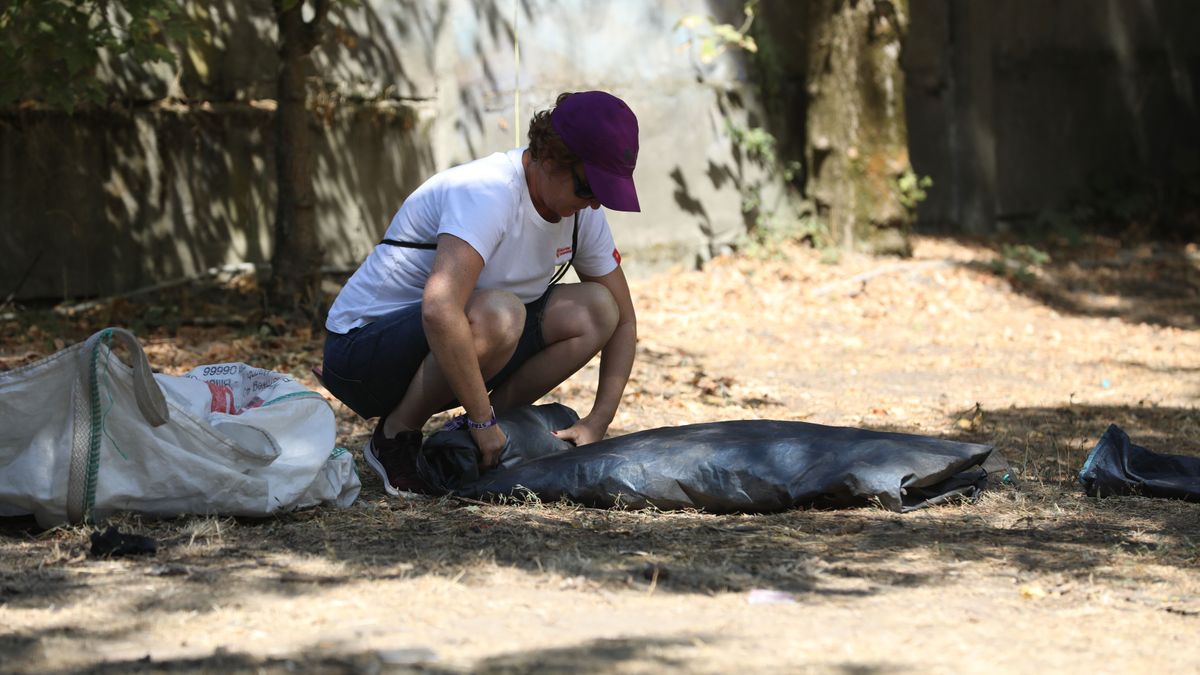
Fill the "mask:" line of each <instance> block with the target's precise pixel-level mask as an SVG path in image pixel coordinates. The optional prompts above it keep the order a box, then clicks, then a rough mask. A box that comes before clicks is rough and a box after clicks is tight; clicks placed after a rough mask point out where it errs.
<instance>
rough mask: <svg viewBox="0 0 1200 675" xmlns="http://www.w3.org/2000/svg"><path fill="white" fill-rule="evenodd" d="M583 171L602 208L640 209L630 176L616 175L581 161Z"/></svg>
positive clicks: (619, 209)
mask: <svg viewBox="0 0 1200 675" xmlns="http://www.w3.org/2000/svg"><path fill="white" fill-rule="evenodd" d="M583 173H584V174H585V175H586V176H587V179H588V185H590V186H591V187H592V194H594V195H596V199H598V200H600V204H601V205H603V206H604V208H607V209H612V210H614V211H641V210H642V207H641V206H640V205H639V204H638V197H637V189H636V188H634V186H633V177H632V176H618V175H617V174H615V173H609V172H608V171H605V170H604V169H601V168H598V167H596V166H593V165H591V164H588V163H587V162H584V163H583Z"/></svg>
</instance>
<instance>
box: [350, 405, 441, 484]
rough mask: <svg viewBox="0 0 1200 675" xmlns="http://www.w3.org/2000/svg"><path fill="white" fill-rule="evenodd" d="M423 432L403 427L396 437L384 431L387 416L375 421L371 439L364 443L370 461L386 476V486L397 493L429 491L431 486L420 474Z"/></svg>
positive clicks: (376, 470)
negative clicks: (419, 464) (418, 472)
mask: <svg viewBox="0 0 1200 675" xmlns="http://www.w3.org/2000/svg"><path fill="white" fill-rule="evenodd" d="M421 441H422V437H421V432H420V431H418V430H413V431H402V432H400V435H398V436H396V437H395V438H385V437H384V435H383V420H379V423H378V424H376V425H375V431H374V432H373V433H372V434H371V439H370V440H368V441H367V444H366V445H364V446H363V458H365V459H366V460H367V465H368V466H370V467H371V468H372V469H374V470H375V472H376V473H378V474H379V477H380V478H381V479H383V489H384V490H386V491H387V493H388V494H389V495H391V496H393V497H399V496H402V495H403V496H409V495H406V494H405V493H410V494H411V493H414V492H415V493H419V494H428V493H429V492H430V489H429V486H428V485H426V484H425V481H423V480H421V478H420V476H419V475H418V474H417V452H418V451H420V449H421Z"/></svg>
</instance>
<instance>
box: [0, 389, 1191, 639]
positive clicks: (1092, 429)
mask: <svg viewBox="0 0 1200 675" xmlns="http://www.w3.org/2000/svg"><path fill="white" fill-rule="evenodd" d="M1114 422H1115V423H1117V424H1119V425H1122V426H1123V427H1124V428H1126V430H1127V431H1128V432H1129V433H1130V434H1131V435H1132V436H1133V437H1134V439H1135V440H1136V441H1139V442H1140V443H1142V444H1144V445H1146V446H1147V447H1150V448H1151V449H1160V450H1163V451H1166V450H1169V451H1171V452H1175V453H1185V454H1200V412H1197V411H1196V410H1189V409H1179V408H1161V407H1129V406H1110V407H1108V406H1105V407H1088V406H1070V407H1064V408H1013V409H1008V410H1001V411H984V414H983V418H982V421H981V422H980V423H979V424H978V427H977V428H975V429H971V430H964V431H963V432H962V433H961V434H959V437H958V438H957V439H956V440H964V441H971V442H984V443H991V444H994V445H996V446H997V447H999V448H1000V449H1001V450H1002V451H1003V452H1004V453H1005V454H1006V455H1007V456H1008V457H1009V459H1010V461H1011V462H1012V464H1013V465H1014V466H1015V467H1016V468H1017V469H1018V470H1019V475H1022V476H1024V477H1025V479H1024V480H1022V481H1021V482H1020V483H1019V484H1018V486H1016V487H1002V488H1000V489H998V490H995V491H992V492H990V493H985V496H984V498H983V499H981V500H980V501H978V502H977V503H974V504H958V505H949V506H941V507H933V508H929V509H926V510H923V511H919V512H915V513H910V514H905V515H900V514H895V513H891V512H887V511H883V510H881V509H877V508H871V507H864V508H859V509H848V510H839V511H822V510H792V511H788V512H784V513H777V514H765V515H734V516H714V515H708V514H703V513H696V512H653V511H642V512H627V511H617V510H596V509H587V508H583V507H579V506H576V505H569V504H541V503H538V502H536V501H530V502H526V503H524V504H507V505H479V504H473V503H468V502H463V501H457V500H453V499H441V500H430V501H417V502H409V501H401V500H395V499H391V498H388V497H386V496H385V495H384V494H383V493H382V491H381V490H380V486H379V485H378V483H377V482H375V481H374V478H373V476H365V477H364V480H365V481H366V485H365V487H364V492H363V495H362V498H361V499H360V501H359V502H358V503H357V504H356V505H355V506H354V507H352V508H350V509H347V510H335V509H324V508H322V509H312V510H307V511H302V512H299V513H294V514H290V515H286V516H282V517H279V518H275V519H266V520H237V521H234V520H232V519H229V520H226V521H222V522H224V527H223V528H215V529H216V530H218V531H220V534H219V535H218V536H213V535H212V530H214V528H211V527H209V528H207V530H208V534H205V535H204V536H203V537H201V540H202V543H204V545H203V546H196V545H194V544H195V539H196V534H195V533H196V532H197V531H198V529H205V528H197V526H196V524H197V522H200V523H202V524H203V523H205V522H211V519H209V521H204V520H201V519H194V518H182V519H176V520H172V521H145V522H143V521H141V520H140V519H137V518H136V517H123V518H119V519H117V522H118V523H119V524H122V525H123V526H124V527H126V528H129V529H132V530H136V531H139V532H141V533H143V534H147V535H150V536H152V537H156V538H157V539H158V540H159V543H160V552H159V554H158V555H157V556H156V557H153V558H128V559H124V560H122V561H120V562H115V563H105V564H107V565H110V566H113V565H115V566H118V567H119V568H120V569H121V570H123V571H124V572H126V573H129V574H133V575H140V576H146V577H171V578H174V579H175V580H176V581H177V582H178V583H177V584H176V585H175V587H174V590H173V592H172V593H170V594H163V595H150V596H142V598H141V599H140V600H139V601H138V603H137V607H136V609H137V611H139V612H151V611H155V610H161V611H168V612H198V613H203V612H206V611H208V608H211V607H214V606H217V605H220V604H223V603H225V601H233V600H234V599H236V598H238V597H245V595H246V594H247V593H261V594H267V595H281V596H288V597H293V596H298V595H303V594H306V593H310V592H314V591H315V590H317V589H321V588H325V587H328V586H330V585H340V584H348V583H356V582H359V581H362V580H364V579H366V580H385V579H407V578H415V577H419V576H422V575H436V576H441V577H447V578H456V579H463V580H464V583H468V584H469V583H472V581H473V580H481V581H482V580H484V579H485V577H486V575H487V574H488V573H489V572H488V570H491V569H495V568H496V567H500V568H510V569H515V570H520V571H523V572H525V573H528V574H533V575H541V576H543V577H545V578H550V579H559V580H562V581H563V583H569V584H591V585H596V586H599V587H608V588H613V589H619V588H643V589H645V588H650V587H653V589H654V590H655V592H658V593H704V594H707V593H720V592H732V593H745V592H748V591H750V590H752V589H756V588H772V589H778V590H783V591H789V592H792V593H796V594H815V595H817V596H841V597H864V596H870V595H875V594H880V593H887V592H889V591H891V590H894V589H898V588H904V587H914V586H922V585H930V584H940V583H945V576H944V573H945V569H946V565H947V564H948V563H955V564H957V563H963V562H985V563H995V564H998V565H1000V566H1001V567H1003V568H1004V570H1005V571H1004V574H1018V575H1019V574H1027V575H1039V574H1047V573H1060V574H1062V575H1066V576H1068V577H1071V578H1091V577H1097V578H1099V577H1103V576H1105V575H1108V574H1111V570H1112V569H1113V567H1114V565H1116V563H1118V562H1120V561H1122V560H1136V561H1140V562H1152V563H1154V564H1155V565H1154V566H1157V567H1165V568H1168V569H1169V568H1180V569H1185V568H1186V569H1195V568H1196V567H1197V566H1198V565H1200V505H1196V504H1187V503H1182V502H1174V501H1170V500H1156V499H1146V498H1133V497H1130V498H1110V499H1104V500H1096V499H1091V498H1088V497H1086V496H1085V495H1083V493H1082V491H1081V490H1080V489H1079V487H1078V486H1077V485H1075V484H1074V483H1073V476H1074V472H1075V471H1077V469H1078V467H1079V466H1080V465H1081V464H1082V461H1083V459H1084V456H1085V454H1086V450H1087V449H1088V447H1090V445H1089V444H1090V443H1094V441H1095V440H1096V439H1098V438H1099V435H1100V433H1102V432H1103V429H1104V428H1105V427H1106V426H1107V425H1108V424H1109V423H1114ZM889 430H893V431H903V429H889ZM35 536H37V535H35V534H34V528H32V523H31V522H30V521H29V520H27V519H26V520H21V519H6V520H4V521H2V524H0V558H3V559H4V561H5V562H6V565H5V567H6V568H7V569H6V570H5V571H4V572H0V599H2V600H3V602H4V604H5V605H6V606H8V607H13V608H35V607H44V606H46V605H49V604H65V603H71V602H81V601H83V600H84V599H85V598H86V596H87V594H88V593H89V588H88V583H87V580H86V579H85V578H82V577H81V576H79V575H77V574H74V573H72V568H73V567H78V566H87V565H93V564H96V563H94V562H93V561H91V560H90V559H88V558H87V557H86V555H85V553H86V530H85V529H84V528H73V529H68V530H59V531H53V532H50V533H43V534H41V535H40V538H35ZM293 556H294V557H293ZM312 558H318V559H325V560H328V561H331V562H335V563H338V565H336V566H335V567H334V568H332V569H338V570H341V571H339V572H336V573H322V574H313V573H310V572H305V571H302V570H300V569H298V568H295V567H294V566H293V565H292V564H291V563H289V562H287V561H288V560H304V559H312ZM247 569H251V570H254V571H255V572H256V573H255V574H254V575H247V574H245V573H244V572H245V571H246V570H247ZM1147 569H1149V568H1147ZM1154 574H1156V573H1155V572H1153V571H1146V572H1143V573H1142V577H1141V578H1143V579H1149V578H1150V577H1153V576H1154ZM9 637H10V638H11V636H9ZM14 639H15V638H14ZM22 639H23V638H22ZM11 647H12V648H13V649H21V648H22V646H21V644H17V643H13V644H12V645H11Z"/></svg>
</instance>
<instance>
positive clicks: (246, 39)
mask: <svg viewBox="0 0 1200 675" xmlns="http://www.w3.org/2000/svg"><path fill="white" fill-rule="evenodd" d="M740 6H741V5H740V3H739V2H734V1H726V2H714V3H710V2H704V1H703V0H670V1H667V2H646V1H643V0H609V1H606V2H594V1H588V0H441V1H440V2H432V1H429V0H407V1H400V2H397V1H395V0H366V1H364V2H362V3H361V4H360V5H359V6H358V7H350V8H339V9H337V10H335V14H334V15H333V17H332V20H331V24H332V28H331V30H329V31H328V32H327V34H326V39H325V41H324V43H323V45H322V47H321V48H320V49H319V50H318V51H317V52H316V54H315V56H316V62H317V66H316V72H315V73H314V83H315V88H316V89H317V91H318V93H317V95H316V96H315V106H316V109H317V115H315V119H314V124H313V130H314V131H315V132H316V133H317V135H318V143H317V148H318V150H317V152H318V160H317V169H316V189H317V194H318V197H319V205H318V217H319V220H320V223H321V227H322V230H323V236H324V241H325V248H326V259H327V263H328V264H329V265H330V266H332V267H343V268H344V267H353V266H354V265H356V264H357V263H358V262H359V261H360V260H361V259H362V258H363V257H364V256H365V255H366V253H367V252H368V251H369V250H370V247H371V246H372V245H373V244H374V242H376V241H377V240H378V238H379V236H380V234H381V233H382V231H383V230H384V228H385V227H386V226H387V223H388V222H389V220H390V219H391V216H392V214H393V213H394V212H395V210H396V209H397V208H398V207H399V205H400V204H401V202H402V201H403V199H404V197H405V196H406V195H407V194H408V193H409V192H411V191H412V190H413V189H415V187H416V186H417V185H419V184H420V182H421V181H422V180H424V179H425V178H426V177H428V176H429V175H431V174H432V173H434V172H435V171H437V170H440V169H443V168H446V167H449V166H452V165H454V164H457V163H461V162H464V161H468V160H470V159H472V158H475V157H479V156H482V155H485V154H488V153H490V152H494V151H499V150H505V149H507V148H510V147H512V146H513V144H514V142H516V136H515V132H518V131H519V134H520V139H521V140H520V142H521V143H522V144H523V143H524V130H525V128H526V127H527V124H528V119H529V117H530V115H532V113H533V112H534V111H536V110H538V109H542V108H544V107H547V106H549V105H550V104H551V103H552V102H553V100H554V98H555V97H556V95H557V94H558V93H559V92H560V91H563V90H582V89H592V88H602V89H607V90H609V91H612V92H613V93H615V94H617V95H619V96H621V97H623V98H624V99H625V100H626V101H628V102H629V104H630V106H631V107H632V108H633V109H634V111H635V112H637V114H638V116H639V120H640V125H641V144H642V148H641V153H640V157H639V164H638V169H637V172H636V174H635V178H636V180H637V183H638V188H639V195H640V197H641V202H642V206H643V212H642V213H640V214H621V213H612V214H611V221H612V223H613V226H614V230H615V232H616V236H617V239H618V244H619V245H620V246H621V248H622V253H623V256H624V259H625V266H626V269H627V271H628V272H629V273H630V274H633V275H639V274H645V273H648V272H650V271H652V270H655V269H658V268H661V267H662V266H664V265H668V264H676V263H684V264H692V263H694V261H695V260H696V259H697V258H703V257H706V256H707V255H709V254H711V253H712V252H713V251H714V250H719V249H720V248H721V247H722V246H726V245H728V244H729V243H731V242H732V241H734V240H735V239H736V238H737V237H738V236H739V235H740V234H741V233H742V232H743V231H744V218H743V215H742V211H741V194H740V192H739V189H738V185H739V182H738V181H731V180H729V179H728V176H738V177H740V179H741V180H745V179H746V177H747V176H748V175H750V176H752V175H753V173H754V172H755V171H756V170H757V169H756V168H755V167H753V166H742V162H741V161H740V159H739V157H738V156H737V155H736V153H735V152H734V149H733V147H732V145H731V143H730V142H729V139H728V138H727V137H726V132H725V123H726V119H727V118H728V117H733V118H736V119H741V118H744V117H745V116H746V115H747V114H750V113H751V112H752V111H753V106H754V100H753V96H752V95H751V94H750V92H749V89H748V87H747V83H746V82H745V80H746V76H745V71H744V69H743V67H742V65H741V61H740V59H739V57H737V56H727V57H724V58H721V59H718V60H717V61H716V62H714V63H712V64H709V65H700V64H699V62H698V61H697V60H696V59H695V58H694V54H690V53H689V52H688V50H687V49H686V48H685V46H684V45H683V43H684V41H685V39H686V35H685V34H684V33H682V32H679V31H674V30H673V28H674V26H675V24H676V22H677V21H678V20H679V18H680V17H682V16H684V15H686V14H696V13H699V14H708V13H712V12H713V11H716V12H717V13H718V14H720V13H729V12H737V11H739V10H740ZM714 8H715V10H714ZM192 10H193V11H194V12H195V13H196V14H197V16H198V17H199V18H200V19H201V21H202V22H204V23H206V24H207V25H208V27H209V32H208V34H207V36H205V37H204V38H202V39H198V40H195V41H193V42H191V43H189V44H188V45H184V46H181V47H180V49H179V53H180V55H181V56H180V60H179V63H178V64H177V65H176V66H175V67H165V66H154V67H151V68H147V69H141V68H136V67H131V66H129V65H128V64H125V63H122V62H120V61H117V62H113V63H110V64H108V65H107V66H106V68H105V72H104V73H103V77H104V78H105V79H106V81H107V82H109V83H111V86H112V90H113V92H114V100H115V105H114V106H113V107H112V108H111V109H108V110H103V111H90V112H84V113H82V114H77V115H76V116H74V117H68V116H66V115H64V114H62V113H57V112H36V111H26V112H19V113H7V114H4V115H2V116H0V248H2V249H3V251H4V254H5V255H4V258H5V262H4V264H3V265H2V266H0V294H7V293H8V291H9V290H11V289H12V288H13V287H15V286H16V285H17V283H18V280H19V279H21V278H22V276H23V274H24V272H25V271H26V269H27V267H28V265H27V264H26V263H27V262H31V261H33V260H34V259H37V260H38V263H37V265H36V266H34V267H33V268H32V269H33V271H32V273H31V274H30V275H29V277H28V278H27V279H26V280H25V282H24V284H23V285H22V287H21V292H20V296H21V297H25V298H34V297H81V296H91V295H105V294H111V293H119V292H123V291H127V290H130V289H133V288H138V287H141V286H145V285H149V284H152V283H156V282H161V281H164V280H167V279H171V278H176V277H179V276H182V275H188V274H193V273H196V272H199V271H202V270H205V269H207V268H209V267H212V266H216V265H221V264H226V263H234V262H241V261H250V262H263V261H266V260H268V259H269V258H270V251H271V225H272V220H273V203H274V195H275V190H274V187H273V186H274V181H275V173H274V172H275V169H274V157H273V155H274V147H273V131H272V127H271V116H270V110H271V108H272V105H273V101H271V99H272V97H273V95H274V94H273V92H274V89H275V84H274V78H275V72H276V68H277V63H278V61H277V57H276V54H275V52H274V48H273V44H274V39H275V28H274V24H273V17H272V14H271V3H270V2H269V1H268V0H249V1H242V0H239V1H238V2H236V3H232V2H231V3H226V4H221V3H194V4H193V5H192ZM514 43H518V44H519V47H520V61H519V64H518V62H517V59H516V54H515V53H514ZM729 90H734V91H742V92H743V95H742V96H741V98H742V99H743V100H745V101H748V103H747V105H746V107H745V109H740V110H728V109H726V110H724V111H722V110H721V109H719V108H718V105H717V100H718V96H719V95H720V94H721V93H722V92H725V91H729ZM181 101H185V102H186V103H182V102H181Z"/></svg>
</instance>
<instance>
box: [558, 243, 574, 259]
mask: <svg viewBox="0 0 1200 675" xmlns="http://www.w3.org/2000/svg"><path fill="white" fill-rule="evenodd" d="M570 252H571V247H570V246H563V247H562V248H560V249H558V250H557V251H555V253H554V257H555V258H561V257H563V256H564V255H566V254H568V253H570Z"/></svg>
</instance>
